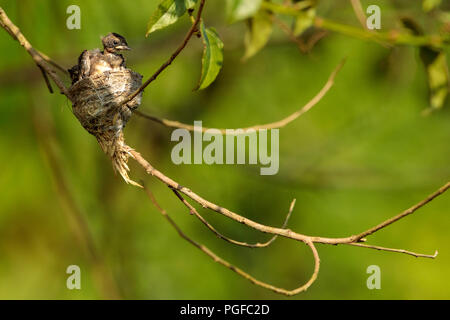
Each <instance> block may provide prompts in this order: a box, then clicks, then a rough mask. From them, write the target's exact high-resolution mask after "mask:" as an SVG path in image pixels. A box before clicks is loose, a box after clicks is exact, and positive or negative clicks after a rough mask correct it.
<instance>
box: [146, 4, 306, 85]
mask: <svg viewBox="0 0 450 320" xmlns="http://www.w3.org/2000/svg"><path fill="white" fill-rule="evenodd" d="M197 2H198V0H163V1H162V2H161V3H160V4H159V5H158V8H157V9H156V11H155V12H154V13H153V15H152V16H151V18H150V20H149V22H148V25H147V33H146V36H148V35H149V34H151V33H153V32H155V31H157V30H161V29H163V28H165V27H168V26H170V25H172V24H174V23H175V22H177V21H178V20H179V19H180V18H181V17H183V16H184V15H186V14H189V15H190V16H191V20H192V22H194V18H193V17H192V12H193V10H194V7H195V5H196V4H197ZM306 2H307V5H306V7H307V8H308V10H306V11H302V12H300V13H299V15H298V17H297V19H296V21H295V27H294V31H293V32H294V34H295V35H296V36H298V35H300V34H302V33H303V31H305V30H306V29H307V28H308V27H310V26H311V25H312V23H313V19H314V15H315V9H314V8H313V7H311V4H312V2H311V1H303V2H302V3H303V4H305V3H306ZM271 5H272V4H271V3H270V2H263V0H226V14H227V21H228V22H229V23H235V22H239V21H243V20H246V22H247V31H246V34H245V39H244V44H245V54H244V57H243V59H244V60H246V59H248V58H250V57H252V56H254V55H255V54H256V53H257V52H258V51H260V50H261V49H262V48H263V47H264V46H265V45H266V44H267V42H268V41H269V39H270V36H271V34H272V29H273V12H272V11H271V9H270V6H271ZM200 34H201V37H202V40H203V44H204V50H203V57H202V71H201V76H200V80H199V83H198V85H197V87H196V88H195V89H196V90H202V89H205V88H207V87H208V86H209V85H210V84H211V83H213V82H214V80H215V79H216V77H217V75H218V74H219V72H220V70H221V68H222V65H223V42H222V40H221V39H220V37H219V35H218V33H217V31H216V30H215V29H214V28H211V27H209V28H207V27H206V26H205V25H204V23H203V21H201V23H200Z"/></svg>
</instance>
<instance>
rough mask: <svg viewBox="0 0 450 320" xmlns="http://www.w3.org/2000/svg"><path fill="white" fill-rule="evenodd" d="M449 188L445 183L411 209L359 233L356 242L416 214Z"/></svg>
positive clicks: (449, 183)
mask: <svg viewBox="0 0 450 320" xmlns="http://www.w3.org/2000/svg"><path fill="white" fill-rule="evenodd" d="M449 188H450V182H447V183H446V184H445V185H444V186H442V187H441V188H439V189H438V190H436V191H435V192H433V193H432V194H430V195H429V196H428V197H427V198H425V199H424V200H422V201H420V202H419V203H417V204H415V205H413V206H412V207H410V208H408V209H406V210H405V211H403V212H401V213H399V214H398V215H396V216H395V217H392V218H390V219H388V220H386V221H384V222H382V223H380V224H379V225H376V226H375V227H373V228H370V229H368V230H366V231H364V232H361V233H360V234H358V235H357V236H355V238H356V240H359V239H362V238H365V237H367V236H369V235H371V234H373V233H375V232H377V231H378V230H380V229H383V228H385V227H387V226H388V225H390V224H393V223H394V222H396V221H398V220H400V219H402V218H404V217H406V216H408V215H410V214H412V213H414V212H416V211H417V210H418V209H420V208H422V207H423V206H424V205H426V204H427V203H429V202H430V201H432V200H433V199H434V198H436V197H438V196H440V195H441V194H443V193H444V192H445V191H447V190H448V189H449Z"/></svg>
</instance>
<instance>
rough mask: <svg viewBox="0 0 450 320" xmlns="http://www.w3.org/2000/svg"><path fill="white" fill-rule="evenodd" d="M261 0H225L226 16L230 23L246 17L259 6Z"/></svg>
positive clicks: (254, 12)
mask: <svg viewBox="0 0 450 320" xmlns="http://www.w3.org/2000/svg"><path fill="white" fill-rule="evenodd" d="M261 2H262V0H227V16H228V21H229V22H230V23H232V22H236V21H239V20H243V19H247V18H249V17H251V16H253V15H254V14H256V12H258V10H259V8H260V7H261Z"/></svg>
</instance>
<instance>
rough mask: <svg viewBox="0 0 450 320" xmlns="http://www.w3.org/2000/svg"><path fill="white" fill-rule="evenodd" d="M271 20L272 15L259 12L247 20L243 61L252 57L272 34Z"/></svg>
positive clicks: (267, 12)
mask: <svg viewBox="0 0 450 320" xmlns="http://www.w3.org/2000/svg"><path fill="white" fill-rule="evenodd" d="M272 27H273V19H272V13H271V12H269V11H266V10H260V11H258V13H257V14H256V15H255V16H254V17H253V18H251V19H250V20H249V22H248V24H247V33H246V34H245V54H244V58H243V59H244V60H246V59H248V58H250V57H252V56H254V55H255V54H256V53H257V52H258V51H259V50H261V49H262V48H263V47H264V46H265V45H266V44H267V42H268V41H269V39H270V35H271V34H272Z"/></svg>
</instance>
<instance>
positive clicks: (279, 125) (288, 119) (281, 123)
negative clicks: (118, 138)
mask: <svg viewBox="0 0 450 320" xmlns="http://www.w3.org/2000/svg"><path fill="white" fill-rule="evenodd" d="M344 63H345V59H343V60H342V61H341V62H340V63H339V64H338V66H337V67H336V68H335V69H334V70H333V72H332V73H331V74H330V76H329V77H328V80H327V82H326V83H325V85H324V86H323V88H322V89H320V91H319V92H318V93H317V94H316V95H315V96H314V97H313V98H312V99H311V100H310V101H309V102H308V103H307V104H305V105H304V106H303V107H302V108H301V109H299V110H297V111H295V112H294V113H292V114H290V115H289V116H287V117H286V118H284V119H281V120H279V121H276V122H271V123H267V124H261V125H254V126H251V127H247V128H244V129H243V130H242V131H243V132H244V133H245V132H246V131H247V130H251V129H254V130H261V129H279V128H283V127H285V126H286V125H288V124H289V123H291V122H292V121H294V120H296V119H297V118H298V117H300V116H302V115H303V114H305V113H306V112H308V111H309V110H311V109H312V108H313V107H314V106H315V105H316V104H317V103H319V102H320V100H322V98H323V97H324V96H325V94H327V92H328V91H329V90H330V89H331V87H332V86H333V84H334V79H335V78H336V75H337V73H338V72H339V70H341V68H342V67H343V66H344ZM134 113H135V114H137V115H138V116H140V117H142V118H145V119H148V120H151V121H154V122H157V123H160V124H162V125H164V126H166V127H169V128H181V129H186V130H189V131H197V132H206V131H207V130H216V131H217V132H220V133H221V134H229V133H227V130H232V129H213V128H207V127H201V128H199V127H196V126H192V125H189V124H185V123H182V122H178V121H173V120H168V119H164V118H158V117H155V116H152V115H149V114H146V113H144V112H141V111H135V112H134Z"/></svg>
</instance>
